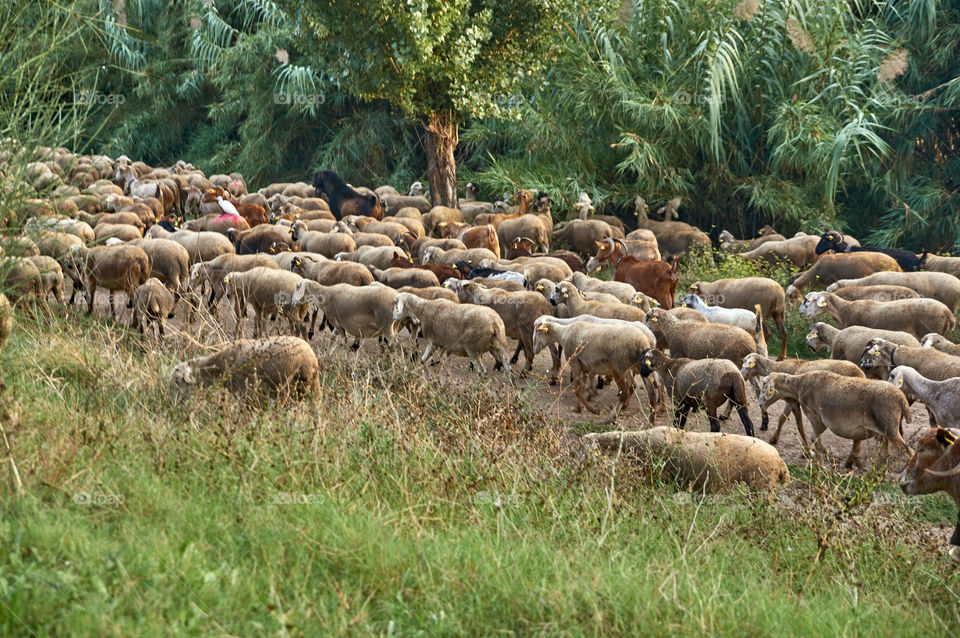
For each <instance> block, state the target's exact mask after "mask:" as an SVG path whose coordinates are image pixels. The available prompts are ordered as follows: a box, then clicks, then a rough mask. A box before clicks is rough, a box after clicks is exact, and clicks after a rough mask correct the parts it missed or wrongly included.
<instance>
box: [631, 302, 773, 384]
mask: <svg viewBox="0 0 960 638" xmlns="http://www.w3.org/2000/svg"><path fill="white" fill-rule="evenodd" d="M644 323H646V325H647V327H648V328H650V330H652V331H653V334H655V335H656V336H657V338H658V339H660V338H661V336H662V338H663V339H665V340H666V342H667V344H668V346H669V348H670V355H671V356H673V357H689V358H691V359H729V360H730V361H733V362H734V363H735V364H736V365H737V368H738V369H739V368H740V366H741V365H743V358H744V357H745V356H747V355H748V354H750V353H752V352H756V351H757V344H756V341H755V340H754V338H753V337H752V336H750V333H748V332H746V331H744V330H741V329H740V328H736V327H734V326H727V325H724V324H719V323H697V322H694V321H680V320H679V319H677V318H676V317H674V316H672V315H671V314H670V313H669V312H667V311H666V310H663V309H662V308H653V309H652V310H650V313H649V314H648V315H647V317H646V319H644Z"/></svg>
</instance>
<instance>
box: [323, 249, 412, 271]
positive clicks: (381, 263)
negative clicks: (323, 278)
mask: <svg viewBox="0 0 960 638" xmlns="http://www.w3.org/2000/svg"><path fill="white" fill-rule="evenodd" d="M404 254H405V253H404V252H403V249H402V248H397V247H396V246H360V247H358V248H357V249H356V250H355V251H354V252H352V253H337V254H336V255H335V256H334V258H335V259H336V260H337V261H353V262H357V263H360V264H363V265H364V266H374V267H376V268H379V269H381V270H386V269H387V268H390V262H391V261H393V258H394V257H396V256H403V255H404Z"/></svg>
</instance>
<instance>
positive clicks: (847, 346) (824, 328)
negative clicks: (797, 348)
mask: <svg viewBox="0 0 960 638" xmlns="http://www.w3.org/2000/svg"><path fill="white" fill-rule="evenodd" d="M875 337H881V338H883V339H885V340H887V341H890V342H893V343H896V344H899V345H904V346H915V347H919V346H920V342H919V341H917V340H916V338H915V337H912V336H910V335H908V334H906V333H905V332H893V331H890V330H876V329H874V328H864V327H862V326H853V327H852V328H844V329H843V330H840V329H839V328H835V327H833V326H831V325H830V324H827V323H822V322H817V323H815V324H812V325H811V326H810V332H809V333H808V334H807V346H808V347H809V348H810V349H811V350H813V351H814V352H816V351H817V350H820V348H823V347H827V348H829V349H830V353H831V354H830V358H831V359H837V360H844V361H851V362H853V363H855V364H857V365H860V361H861V360H862V358H863V351H864V349H865V348H866V347H867V343H868V342H869V341H870V340H871V339H873V338H875ZM864 372H865V373H866V376H867V378H868V379H882V378H884V377H885V372H884V371H879V370H877V371H874V370H865V371H864Z"/></svg>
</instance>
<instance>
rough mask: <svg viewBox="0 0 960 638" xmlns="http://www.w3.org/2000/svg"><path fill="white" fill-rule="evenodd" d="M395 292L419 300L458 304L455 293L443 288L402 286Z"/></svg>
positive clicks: (458, 300)
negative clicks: (437, 300) (418, 298)
mask: <svg viewBox="0 0 960 638" xmlns="http://www.w3.org/2000/svg"><path fill="white" fill-rule="evenodd" d="M397 292H398V293H400V292H409V293H410V294H411V295H416V296H418V297H420V298H421V299H431V300H436V299H446V300H447V301H452V302H454V303H460V299H459V298H458V297H457V293H455V292H453V291H452V290H450V289H449V288H444V287H443V286H437V287H434V288H413V287H412V286H404V287H402V288H397Z"/></svg>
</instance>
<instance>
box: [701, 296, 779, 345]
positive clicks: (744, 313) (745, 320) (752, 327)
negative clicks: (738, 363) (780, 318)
mask: <svg viewBox="0 0 960 638" xmlns="http://www.w3.org/2000/svg"><path fill="white" fill-rule="evenodd" d="M682 305H683V306H685V307H690V308H693V309H694V310H696V311H698V312H699V313H700V314H702V315H703V316H704V318H705V319H706V320H707V321H708V322H710V323H722V324H726V325H728V326H736V327H737V328H740V329H741V330H744V331H746V332H748V333H750V334H754V335H756V337H757V352H759V353H760V354H762V355H763V356H766V355H767V341H766V339H765V338H764V336H763V313H762V312H761V310H760V304H757V305H755V306H754V311H753V312H750V311H749V310H744V309H743V308H724V307H723V306H708V305H707V304H706V302H704V301H703V299H701V298H700V297H698V296H697V295H694V294H689V295H687V296H686V297H684V298H683V302H682Z"/></svg>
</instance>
